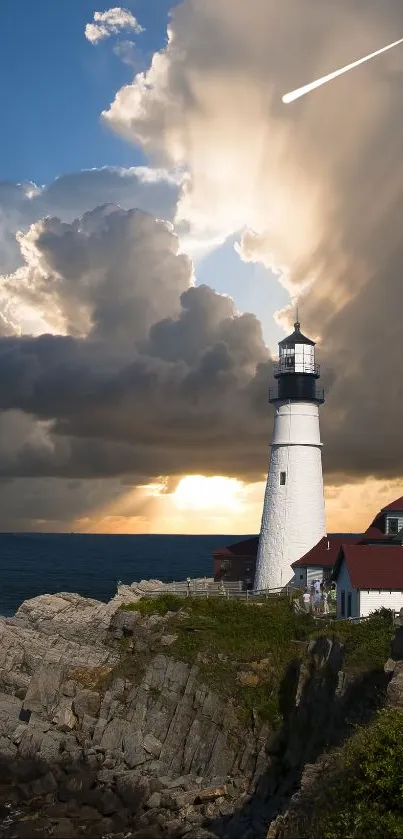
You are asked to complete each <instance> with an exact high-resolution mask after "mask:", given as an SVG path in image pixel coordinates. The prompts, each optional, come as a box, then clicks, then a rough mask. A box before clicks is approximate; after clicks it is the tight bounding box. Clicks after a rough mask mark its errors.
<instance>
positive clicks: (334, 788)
mask: <svg viewBox="0 0 403 839" xmlns="http://www.w3.org/2000/svg"><path fill="white" fill-rule="evenodd" d="M310 796H311V801H310V806H309V802H308V807H306V812H308V813H309V812H310V816H309V817H308V819H306V818H305V819H302V820H301V822H300V823H298V820H297V821H295V820H293V824H292V825H290V829H291V832H290V833H288V832H286V836H288V835H289V836H290V837H291V835H292V837H293V839H294V837H295V839H297V837H305V836H309V837H312V839H341V837H343V839H366V837H367V836H370V837H371V839H401V837H402V836H403V713H402V712H401V711H397V710H385V709H383V710H382V711H380V712H378V714H377V715H376V717H375V718H374V720H373V721H372V723H371V724H369V725H368V726H365V727H362V728H359V729H357V731H356V733H355V734H354V735H353V737H352V738H351V739H350V740H349V741H348V742H347V743H345V744H344V746H343V747H342V748H341V749H340V750H339V751H338V752H337V753H335V755H334V756H333V758H332V759H331V761H330V766H329V770H328V772H327V774H326V776H325V777H324V779H323V780H322V781H321V782H320V786H316V787H315V789H313V790H311V792H310Z"/></svg>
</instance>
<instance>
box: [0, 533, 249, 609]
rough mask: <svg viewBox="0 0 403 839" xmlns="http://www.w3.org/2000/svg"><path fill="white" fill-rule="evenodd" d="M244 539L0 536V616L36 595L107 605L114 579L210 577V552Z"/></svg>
mask: <svg viewBox="0 0 403 839" xmlns="http://www.w3.org/2000/svg"><path fill="white" fill-rule="evenodd" d="M247 538H250V537H248V536H223V535H219V536H210V535H209V536H160V535H156V536H154V535H153V536H148V535H145V536H126V535H125V536H103V535H102V536H98V535H86V534H76V533H72V534H68V533H57V534H53V533H52V534H48V533H0V615H6V616H10V615H13V614H14V613H15V611H16V609H18V606H20V604H21V603H22V602H23V600H27V599H28V598H30V597H36V596H37V595H38V594H56V593H57V592H59V591H73V592H77V593H78V594H82V595H83V596H85V597H93V598H95V599H96V600H102V601H104V602H107V601H108V600H110V599H111V597H113V596H114V594H116V586H117V582H118V580H120V581H121V582H122V583H133V582H135V581H139V580H142V579H143V580H144V579H157V580H163V581H164V582H171V581H172V580H185V579H186V577H188V576H189V577H191V578H193V577H204V576H206V577H211V576H212V575H213V558H212V552H213V550H214V549H215V548H220V547H222V546H224V545H227V544H231V542H237V541H241V540H242V539H247Z"/></svg>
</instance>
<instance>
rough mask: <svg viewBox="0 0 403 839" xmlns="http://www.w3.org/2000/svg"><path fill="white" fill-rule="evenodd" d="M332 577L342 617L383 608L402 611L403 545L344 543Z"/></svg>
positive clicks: (352, 616) (364, 614)
mask: <svg viewBox="0 0 403 839" xmlns="http://www.w3.org/2000/svg"><path fill="white" fill-rule="evenodd" d="M332 579H333V580H334V581H335V582H336V585H337V617H338V618H364V617H367V616H368V615H370V614H371V612H375V611H376V610H377V609H381V608H384V609H392V610H393V611H395V612H398V611H400V609H401V608H402V607H403V548H402V545H401V544H396V543H395V544H391V543H389V544H385V543H383V544H379V543H378V544H376V543H372V544H365V545H363V544H360V545H351V544H350V545H345V544H344V545H341V547H340V550H339V553H338V557H337V560H336V565H335V567H334V571H333V575H332Z"/></svg>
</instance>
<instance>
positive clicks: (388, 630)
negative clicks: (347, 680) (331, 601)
mask: <svg viewBox="0 0 403 839" xmlns="http://www.w3.org/2000/svg"><path fill="white" fill-rule="evenodd" d="M393 631H394V629H393V615H392V612H391V611H389V609H379V610H378V611H377V612H374V613H373V614H372V615H370V617H369V618H368V619H367V620H365V621H362V622H361V623H358V622H357V621H331V622H328V623H327V624H326V625H325V626H323V627H322V628H321V634H322V635H325V636H326V637H328V638H332V637H333V638H335V639H337V640H339V641H341V642H342V643H343V644H344V647H345V655H344V662H343V669H345V670H348V671H349V672H364V671H367V672H369V671H371V670H382V669H383V666H384V664H385V661H386V659H387V658H388V657H389V651H390V642H391V638H392V636H393Z"/></svg>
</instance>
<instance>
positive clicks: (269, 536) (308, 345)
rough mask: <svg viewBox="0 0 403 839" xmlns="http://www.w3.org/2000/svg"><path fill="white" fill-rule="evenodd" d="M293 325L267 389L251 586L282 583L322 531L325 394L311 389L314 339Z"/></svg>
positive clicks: (313, 386) (281, 345) (315, 375)
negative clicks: (271, 409)
mask: <svg viewBox="0 0 403 839" xmlns="http://www.w3.org/2000/svg"><path fill="white" fill-rule="evenodd" d="M294 329H295V331H294V332H293V333H292V335H290V336H289V337H288V338H284V340H283V341H280V343H279V361H278V364H276V365H275V368H274V376H275V378H276V379H277V386H276V387H275V388H274V389H273V390H272V389H270V393H269V401H270V402H272V403H273V404H274V406H275V409H276V414H275V419H274V429H273V441H272V446H271V455H270V466H269V474H268V478H267V486H266V493H265V498H264V506H263V515H262V525H261V530H260V539H259V548H258V554H257V565H256V574H255V583H254V588H255V590H259V589H264V588H280V587H281V588H282V587H283V586H285V585H287V584H288V583H289V582H290V581H291V580H292V577H293V570H292V568H291V564H292V563H293V562H295V561H296V560H297V559H299V558H300V557H301V556H303V555H304V554H305V553H307V551H309V550H310V549H311V548H313V547H314V545H316V544H317V543H318V542H319V541H320V539H322V537H323V536H325V535H326V524H325V504H324V497H323V478H322V453H321V448H322V443H321V440H320V430H319V407H318V406H319V405H320V404H321V403H322V402H324V395H323V390H318V389H317V387H316V379H318V378H319V375H320V373H319V365H318V364H316V363H315V342H314V341H311V340H310V338H306V337H305V335H303V334H302V333H301V331H300V324H299V323H298V322H297V323H295V324H294Z"/></svg>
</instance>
